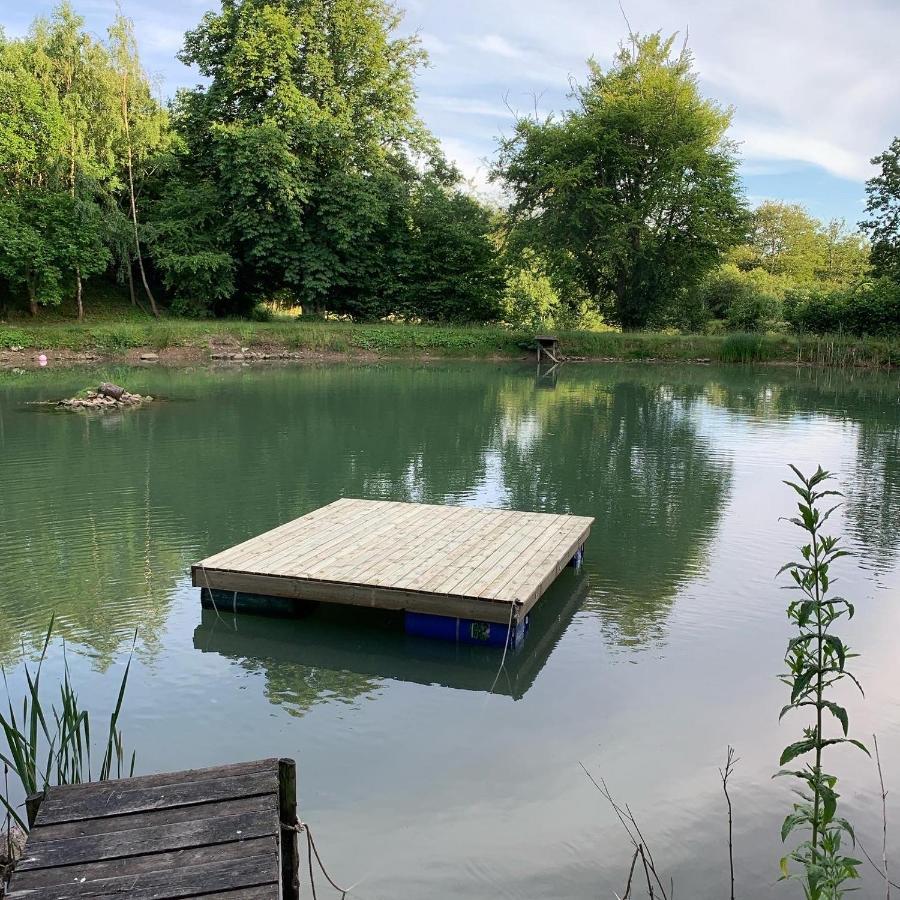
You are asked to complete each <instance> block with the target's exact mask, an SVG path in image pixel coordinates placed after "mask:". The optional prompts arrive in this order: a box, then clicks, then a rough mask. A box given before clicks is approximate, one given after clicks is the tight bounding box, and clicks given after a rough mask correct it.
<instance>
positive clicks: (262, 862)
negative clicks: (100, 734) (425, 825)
mask: <svg viewBox="0 0 900 900" xmlns="http://www.w3.org/2000/svg"><path fill="white" fill-rule="evenodd" d="M296 821H297V801H296V771H295V766H294V762H293V760H290V759H265V760H258V761H256V762H249V763H238V764H237V765H230V766H219V767H216V768H211V769H193V770H191V771H187V772H172V773H168V774H165V775H146V776H140V777H137V778H126V779H122V780H121V781H101V782H93V783H90V784H76V785H66V786H63V787H53V788H49V789H48V790H47V791H46V794H45V796H44V797H43V798H42V799H41V800H40V805H39V806H38V809H37V815H36V817H35V820H34V826H33V827H32V829H31V831H30V833H29V835H28V842H27V844H26V845H25V852H24V855H23V856H22V859H21V860H19V863H18V865H17V866H16V870H15V872H14V874H13V877H12V880H11V882H10V884H9V888H8V893H7V896H8V897H9V898H16V900H22V898H26V897H27V898H29V900H50V898H53V900H64V898H76V897H79V898H84V897H91V898H103V897H114V896H115V897H118V898H121V897H128V898H131V900H167V898H180V897H197V896H200V895H202V896H203V897H205V898H206V900H213V898H222V900H272V898H285V900H294V898H297V897H298V896H299V892H298V881H297V878H298V872H297V834H296V832H295V831H294V830H293V825H294V824H295V823H296ZM282 823H283V824H284V825H286V826H288V827H287V828H283V827H282Z"/></svg>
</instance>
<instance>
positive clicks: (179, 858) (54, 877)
mask: <svg viewBox="0 0 900 900" xmlns="http://www.w3.org/2000/svg"><path fill="white" fill-rule="evenodd" d="M277 840H278V838H277V836H276V835H272V834H270V835H268V836H267V837H261V838H250V839H249V840H245V841H243V843H241V844H240V846H239V848H238V849H239V851H240V854H241V856H244V857H248V856H251V857H252V856H256V857H267V858H269V859H270V860H272V861H273V863H275V862H276V861H277V858H278V846H277V844H276V841H277ZM234 858H235V844H234V843H233V842H229V843H227V844H213V845H212V846H203V847H188V848H185V849H183V850H167V851H164V852H163V853H148V854H145V855H143V856H128V857H124V858H121V859H104V860H90V861H88V862H83V863H75V864H73V865H70V866H54V867H53V868H49V869H26V870H24V871H21V872H19V873H18V874H17V875H16V880H15V887H16V890H17V891H29V890H37V889H39V888H49V887H53V886H54V885H59V884H67V883H71V882H81V881H85V882H91V881H99V880H101V879H104V878H120V877H122V876H123V875H132V876H134V875H148V874H150V873H152V872H171V871H173V870H175V869H180V868H183V867H186V866H199V865H211V864H215V863H225V862H228V861H229V860H232V859H234Z"/></svg>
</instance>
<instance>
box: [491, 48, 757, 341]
mask: <svg viewBox="0 0 900 900" xmlns="http://www.w3.org/2000/svg"><path fill="white" fill-rule="evenodd" d="M673 44H674V37H670V38H663V37H662V36H661V35H660V34H658V33H657V34H652V35H649V36H639V35H633V36H632V37H631V39H630V41H629V42H628V43H627V44H625V45H623V46H622V48H621V49H620V51H619V53H618V55H617V56H616V58H615V61H614V63H613V65H612V66H611V67H610V68H609V69H606V70H604V69H603V68H601V66H600V65H599V64H598V63H597V62H595V61H593V60H591V61H590V62H589V67H590V70H589V76H588V80H587V83H586V84H585V85H583V86H580V87H577V88H576V89H575V90H574V92H573V94H572V99H573V100H574V104H575V105H574V109H572V110H571V111H570V112H568V113H566V114H565V115H563V116H562V117H561V118H560V119H555V118H553V117H551V118H548V119H547V120H546V121H536V120H534V119H520V120H519V121H518V122H517V123H516V127H515V132H514V134H513V135H512V137H510V138H509V139H506V140H503V141H502V142H501V146H500V160H499V162H498V164H497V166H496V168H495V171H494V177H495V178H496V179H497V180H499V181H500V182H502V183H503V185H504V186H505V187H506V189H507V190H508V191H509V193H510V194H511V197H512V204H511V207H510V214H511V223H512V230H513V233H512V237H513V239H514V240H517V241H518V242H519V243H520V244H521V245H524V246H531V247H534V248H536V249H538V250H539V251H540V252H541V253H542V254H543V255H544V256H545V258H546V259H547V260H548V263H549V264H550V265H551V268H552V271H553V272H554V274H555V276H556V279H557V282H558V283H559V284H561V285H566V284H574V285H576V286H577V287H578V288H579V289H580V290H581V291H583V292H584V293H585V294H587V295H588V296H590V297H592V298H593V299H594V300H595V302H596V303H597V304H598V306H599V307H600V309H601V310H602V311H603V313H604V315H605V316H606V317H607V318H608V319H609V320H610V321H613V322H616V323H618V324H620V325H622V326H623V327H625V328H637V327H642V326H645V325H647V324H649V323H651V322H652V321H653V320H654V318H655V317H657V316H658V315H659V314H660V313H661V312H662V311H663V310H664V308H665V307H666V305H667V304H668V303H670V302H671V301H672V299H673V297H675V296H677V295H678V294H680V293H682V292H684V291H685V290H687V289H688V288H690V287H692V286H693V285H695V284H696V283H697V282H698V281H699V279H700V278H701V277H702V276H703V275H704V274H705V273H706V272H707V271H708V270H709V269H711V268H712V267H713V266H714V265H715V264H716V263H717V261H718V259H719V255H720V253H721V252H722V251H723V250H724V249H726V248H728V247H729V246H731V245H732V244H734V243H736V242H737V241H738V240H740V239H741V237H742V235H743V227H744V209H743V204H742V200H741V195H740V190H739V187H738V181H737V174H736V157H735V148H734V146H733V145H732V144H731V143H730V142H729V141H728V139H727V138H726V131H727V129H728V126H729V124H730V122H731V112H730V111H729V110H726V109H722V108H720V107H719V106H718V105H716V104H715V103H714V102H712V101H710V100H707V99H705V98H704V97H702V96H701V94H700V91H699V88H698V86H697V80H696V76H695V74H694V72H693V68H692V57H691V54H690V53H689V52H688V50H687V49H686V48H682V50H681V51H674V50H673Z"/></svg>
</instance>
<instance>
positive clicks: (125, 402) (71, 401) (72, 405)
mask: <svg viewBox="0 0 900 900" xmlns="http://www.w3.org/2000/svg"><path fill="white" fill-rule="evenodd" d="M152 401H153V397H151V396H150V395H149V394H132V393H131V392H130V391H127V390H125V388H123V387H121V386H120V385H118V384H111V383H110V382H108V381H104V382H103V383H102V384H101V385H100V386H99V387H98V388H97V390H95V391H85V392H84V394H83V395H79V396H75V397H68V398H67V399H65V400H60V401H58V402H57V404H56V405H57V406H59V407H62V408H64V409H122V408H123V407H126V406H142V405H143V404H145V403H151V402H152Z"/></svg>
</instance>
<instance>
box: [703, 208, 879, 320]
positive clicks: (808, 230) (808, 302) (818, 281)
mask: <svg viewBox="0 0 900 900" xmlns="http://www.w3.org/2000/svg"><path fill="white" fill-rule="evenodd" d="M867 273H868V246H867V244H866V242H865V240H864V239H863V238H862V237H861V236H860V235H859V234H847V233H846V232H845V229H844V225H843V223H842V222H839V221H832V222H829V223H828V224H823V223H821V222H819V221H818V220H817V219H815V218H813V217H812V216H810V215H809V214H808V213H807V212H806V210H805V209H804V208H803V207H802V206H798V205H796V204H788V203H779V202H775V201H767V202H766V203H763V204H761V205H760V206H759V207H758V208H757V209H756V210H754V211H753V213H752V214H751V229H750V241H749V242H748V243H745V244H740V245H738V246H737V247H733V248H732V249H731V250H730V251H729V252H728V254H727V261H726V262H725V263H723V264H722V265H721V266H719V267H718V268H717V269H715V270H714V271H713V272H711V273H710V274H709V275H707V277H706V278H705V279H704V281H703V283H702V284H701V286H700V289H699V291H697V292H696V294H694V295H693V296H692V297H691V298H690V304H686V306H687V307H688V308H689V309H690V311H691V315H690V318H689V324H690V325H691V326H692V327H700V326H704V322H705V321H707V320H709V321H717V322H721V323H722V325H723V326H724V327H725V328H728V329H731V330H741V331H768V330H777V329H779V328H780V327H782V322H783V321H785V320H787V321H788V322H789V323H790V324H791V325H793V326H794V327H795V328H797V329H805V330H809V331H814V332H816V333H820V334H821V333H825V332H828V331H839V330H842V329H844V330H852V331H854V333H859V334H864V333H869V334H891V333H894V331H895V330H896V326H895V325H892V324H891V321H890V315H889V314H884V313H882V314H881V315H875V316H870V317H868V318H867V317H866V313H865V310H867V309H869V308H870V307H871V306H872V303H873V298H872V296H871V291H869V290H867V289H866V288H865V287H864V285H865V284H866V281H865V278H866V275H867ZM879 297H881V298H882V299H883V297H882V294H881V293H879ZM857 301H858V302H857ZM851 309H852V311H853V313H852V314H851V312H850V310H851ZM851 319H852V320H853V325H852V326H851V324H850V321H851ZM704 327H705V326H704ZM867 328H876V329H877V330H867Z"/></svg>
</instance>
